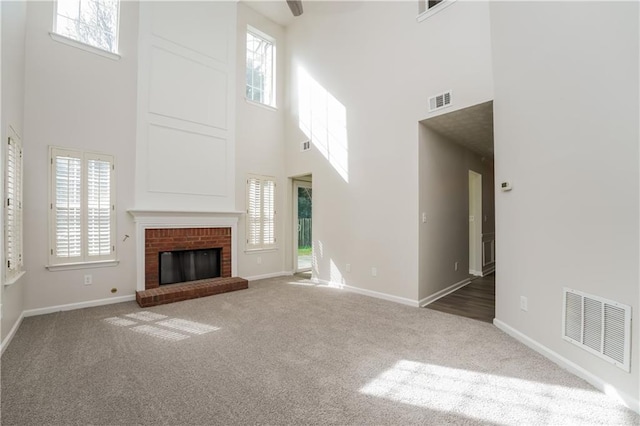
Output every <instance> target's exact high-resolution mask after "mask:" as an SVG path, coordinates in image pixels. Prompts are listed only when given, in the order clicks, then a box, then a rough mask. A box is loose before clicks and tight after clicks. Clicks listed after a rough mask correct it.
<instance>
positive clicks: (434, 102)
mask: <svg viewBox="0 0 640 426" xmlns="http://www.w3.org/2000/svg"><path fill="white" fill-rule="evenodd" d="M449 105H451V90H449V91H448V92H444V93H441V94H439V95H436V96H432V97H430V98H429V112H431V111H436V110H439V109H441V108H446V107H448V106H449Z"/></svg>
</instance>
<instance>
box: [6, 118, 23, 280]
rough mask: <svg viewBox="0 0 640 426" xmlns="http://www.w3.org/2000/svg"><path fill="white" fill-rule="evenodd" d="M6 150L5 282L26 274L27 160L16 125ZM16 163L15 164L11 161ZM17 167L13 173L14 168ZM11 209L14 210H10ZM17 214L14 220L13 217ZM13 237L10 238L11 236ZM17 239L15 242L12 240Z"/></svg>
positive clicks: (11, 131) (8, 139) (8, 138)
mask: <svg viewBox="0 0 640 426" xmlns="http://www.w3.org/2000/svg"><path fill="white" fill-rule="evenodd" d="M10 133H11V134H10V136H9V137H7V145H6V149H5V151H4V170H5V171H4V175H3V179H4V196H5V200H3V201H4V253H5V258H4V261H5V262H6V263H5V265H4V281H3V282H4V285H11V284H14V283H15V282H17V281H18V280H19V279H20V277H22V275H24V273H25V270H24V214H23V205H22V204H23V197H24V193H23V182H24V162H23V147H22V140H21V139H20V137H19V136H18V134H17V133H15V131H13V129H12V128H10ZM12 162H13V163H14V166H13V167H12V166H11V163H12ZM12 169H13V170H14V172H13V173H12V176H10V174H9V173H10V171H11V170H12ZM10 210H12V211H13V214H10ZM12 217H13V218H14V220H13V221H12V220H11V218H12ZM10 235H12V236H13V238H12V239H11V240H10V238H9V236H10ZM12 241H13V243H14V244H11V242H12Z"/></svg>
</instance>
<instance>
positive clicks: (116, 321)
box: [104, 317, 138, 327]
mask: <svg viewBox="0 0 640 426" xmlns="http://www.w3.org/2000/svg"><path fill="white" fill-rule="evenodd" d="M104 321H105V322H108V323H109V324H111V325H117V326H118V327H129V326H130V325H136V324H138V323H137V322H135V321H131V320H128V319H124V318H118V317H112V318H105V319H104Z"/></svg>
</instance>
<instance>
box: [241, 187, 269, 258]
mask: <svg viewBox="0 0 640 426" xmlns="http://www.w3.org/2000/svg"><path fill="white" fill-rule="evenodd" d="M275 198H276V181H275V178H273V177H269V176H258V175H249V176H248V178H247V217H246V225H247V231H246V232H247V250H259V249H269V248H274V247H275V245H276V208H275Z"/></svg>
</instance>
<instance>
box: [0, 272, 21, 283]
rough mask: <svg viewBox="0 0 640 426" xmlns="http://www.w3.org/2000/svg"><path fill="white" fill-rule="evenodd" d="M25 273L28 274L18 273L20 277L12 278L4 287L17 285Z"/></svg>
mask: <svg viewBox="0 0 640 426" xmlns="http://www.w3.org/2000/svg"><path fill="white" fill-rule="evenodd" d="M25 272H26V271H20V272H18V275H16V276H15V277H11V278H10V279H9V280H7V281H6V282H5V283H4V285H5V286H10V285H13V284H15V283H17V282H18V281H19V280H20V278H22V276H23V275H24V274H25Z"/></svg>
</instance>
